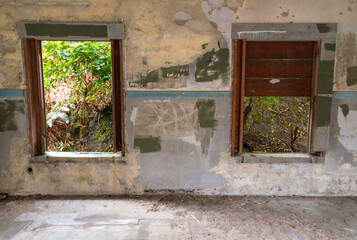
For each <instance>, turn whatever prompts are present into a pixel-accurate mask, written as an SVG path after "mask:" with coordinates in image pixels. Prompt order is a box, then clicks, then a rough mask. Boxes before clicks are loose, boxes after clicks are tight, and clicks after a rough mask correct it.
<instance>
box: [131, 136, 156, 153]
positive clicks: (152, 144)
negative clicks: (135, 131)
mask: <svg viewBox="0 0 357 240" xmlns="http://www.w3.org/2000/svg"><path fill="white" fill-rule="evenodd" d="M134 148H135V149H140V153H150V152H159V151H161V140H160V138H159V137H152V136H149V137H141V136H137V137H135V139H134Z"/></svg>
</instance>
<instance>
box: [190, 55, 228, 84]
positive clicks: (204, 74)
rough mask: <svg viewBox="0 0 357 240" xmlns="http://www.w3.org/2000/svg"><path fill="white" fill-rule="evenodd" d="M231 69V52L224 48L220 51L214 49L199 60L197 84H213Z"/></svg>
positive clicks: (196, 76)
mask: <svg viewBox="0 0 357 240" xmlns="http://www.w3.org/2000/svg"><path fill="white" fill-rule="evenodd" d="M228 69H229V50H228V48H222V49H220V50H218V51H215V49H212V51H210V52H206V53H205V54H203V55H202V56H201V57H199V58H198V59H197V63H196V71H195V79H196V82H212V81H213V80H216V79H218V78H219V77H220V75H222V74H223V73H226V72H228Z"/></svg>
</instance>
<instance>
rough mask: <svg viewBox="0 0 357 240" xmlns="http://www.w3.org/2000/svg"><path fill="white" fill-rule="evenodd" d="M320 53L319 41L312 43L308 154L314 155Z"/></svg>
mask: <svg viewBox="0 0 357 240" xmlns="http://www.w3.org/2000/svg"><path fill="white" fill-rule="evenodd" d="M320 53H321V41H320V44H319V43H318V42H315V43H314V58H313V67H312V76H313V77H312V81H311V95H310V106H311V110H310V112H311V114H310V116H311V125H310V152H312V153H314V152H315V151H316V149H315V138H316V115H317V114H316V113H317V95H318V94H317V93H318V88H319V81H318V76H319V75H318V73H319V68H320V64H319V63H320V61H319V59H320Z"/></svg>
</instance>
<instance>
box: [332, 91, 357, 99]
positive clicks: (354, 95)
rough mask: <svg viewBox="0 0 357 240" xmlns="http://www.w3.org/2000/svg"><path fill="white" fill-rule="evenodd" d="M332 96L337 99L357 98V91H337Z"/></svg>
mask: <svg viewBox="0 0 357 240" xmlns="http://www.w3.org/2000/svg"><path fill="white" fill-rule="evenodd" d="M332 98H337V99H357V92H335V93H333V95H332Z"/></svg>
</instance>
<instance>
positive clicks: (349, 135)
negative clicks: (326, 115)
mask: <svg viewBox="0 0 357 240" xmlns="http://www.w3.org/2000/svg"><path fill="white" fill-rule="evenodd" d="M356 119H357V111H351V110H350V111H349V112H348V114H347V115H346V117H345V116H344V115H343V113H342V109H341V108H340V107H339V108H338V112H337V122H338V126H339V127H340V129H341V130H340V135H342V136H340V137H339V138H338V140H339V141H340V143H341V144H342V145H343V146H344V147H345V148H346V149H347V150H357V144H356V141H357V138H356V136H357V129H356V127H355V126H356Z"/></svg>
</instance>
